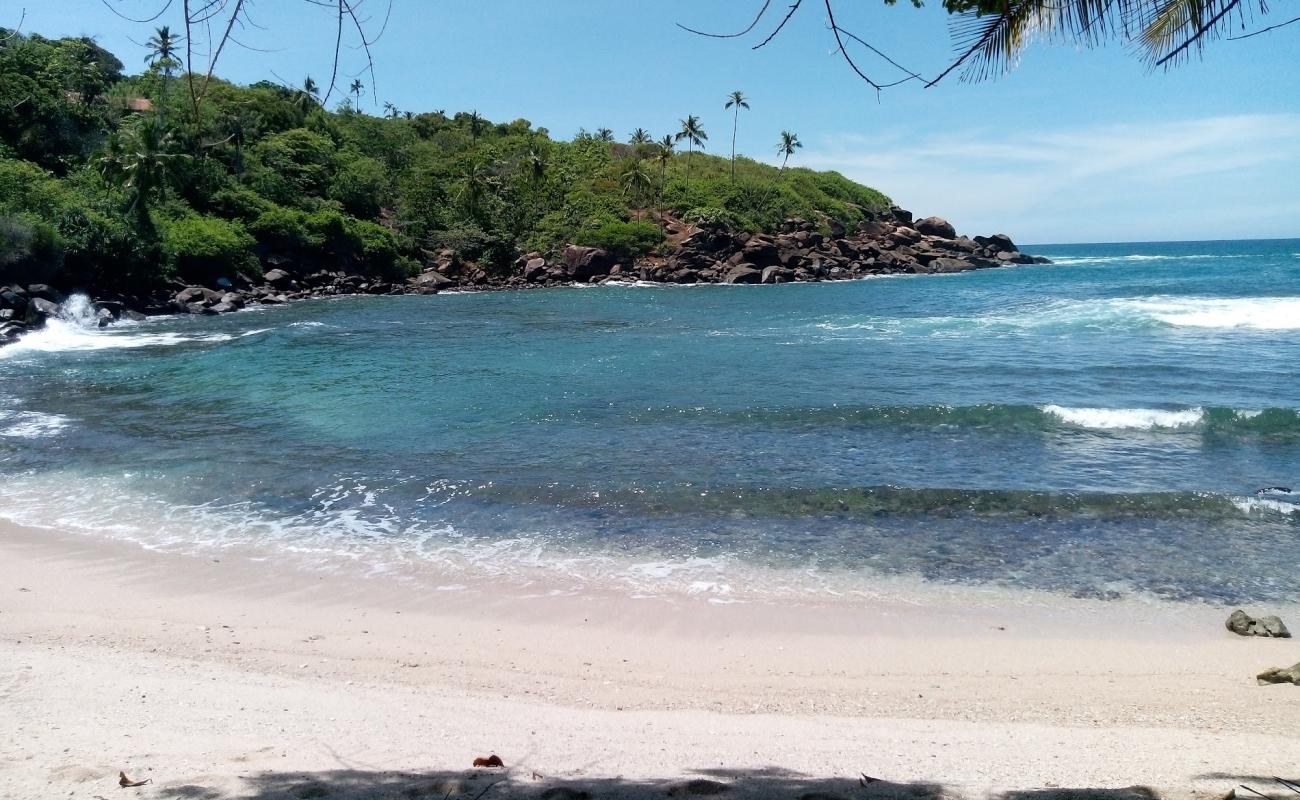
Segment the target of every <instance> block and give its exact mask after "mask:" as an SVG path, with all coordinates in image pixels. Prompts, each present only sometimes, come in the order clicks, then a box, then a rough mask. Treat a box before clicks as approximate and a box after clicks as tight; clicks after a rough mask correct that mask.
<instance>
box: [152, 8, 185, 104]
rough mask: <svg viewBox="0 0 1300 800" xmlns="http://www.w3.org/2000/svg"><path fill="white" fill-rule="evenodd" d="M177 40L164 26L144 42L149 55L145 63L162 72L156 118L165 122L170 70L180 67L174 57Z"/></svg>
mask: <svg viewBox="0 0 1300 800" xmlns="http://www.w3.org/2000/svg"><path fill="white" fill-rule="evenodd" d="M178 43H179V40H178V38H177V37H176V36H173V35H172V29H171V27H169V26H167V25H164V26H162V27H161V28H158V29H156V30H155V31H154V34H153V36H151V37H149V41H147V42H145V47H146V48H148V51H149V54H148V55H147V56H145V59H144V60H145V62H146V63H148V64H149V66H151V67H155V68H157V69H160V70H162V76H163V80H162V91H161V92H160V93H159V96H158V118H159V119H160V120H162V121H163V123H164V124H166V122H167V87H168V84H170V83H171V80H172V70H173V69H176V68H177V67H179V66H180V64H181V62H180V60H179V59H177V57H176V45H177V44H178Z"/></svg>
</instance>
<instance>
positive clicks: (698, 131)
mask: <svg viewBox="0 0 1300 800" xmlns="http://www.w3.org/2000/svg"><path fill="white" fill-rule="evenodd" d="M681 123H682V129H681V130H679V131H678V132H677V141H679V142H680V141H681V140H683V139H685V140H686V180H687V181H689V180H690V179H691V154H692V153H694V152H695V148H696V147H699V148H700V149H701V150H703V149H704V143H705V142H707V141H708V140H709V135H708V134H707V133H705V132H704V128H703V127H701V126H700V118H699V117H697V116H695V115H694V114H691V115H689V116H687V117H686V119H684V120H681Z"/></svg>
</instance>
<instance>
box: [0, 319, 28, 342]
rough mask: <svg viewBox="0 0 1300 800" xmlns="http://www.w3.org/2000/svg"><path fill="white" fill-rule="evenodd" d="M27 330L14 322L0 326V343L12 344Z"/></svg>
mask: <svg viewBox="0 0 1300 800" xmlns="http://www.w3.org/2000/svg"><path fill="white" fill-rule="evenodd" d="M26 330H27V328H26V327H25V326H23V325H19V324H18V323H16V322H10V323H7V324H5V325H0V342H12V341H13V340H14V339H17V338H18V337H19V336H22V335H23V333H25V332H26Z"/></svg>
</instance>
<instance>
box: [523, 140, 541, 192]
mask: <svg viewBox="0 0 1300 800" xmlns="http://www.w3.org/2000/svg"><path fill="white" fill-rule="evenodd" d="M524 164H525V165H527V167H528V179H529V181H531V182H532V184H533V185H534V186H536V185H537V184H539V183H541V182H542V181H543V180H544V179H545V178H546V158H545V157H544V156H543V155H542V153H541V151H540V150H538V149H537V148H536V147H530V148H528V154H527V155H526V156H524Z"/></svg>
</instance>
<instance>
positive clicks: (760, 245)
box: [740, 236, 781, 267]
mask: <svg viewBox="0 0 1300 800" xmlns="http://www.w3.org/2000/svg"><path fill="white" fill-rule="evenodd" d="M740 257H741V263H748V264H752V265H754V266H756V267H772V266H776V265H777V264H779V263H781V262H780V252H779V250H778V249H777V246H776V242H775V241H773V240H772V239H771V237H768V236H751V237H750V238H749V241H747V242H745V246H744V247H742V248H741V250H740Z"/></svg>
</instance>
